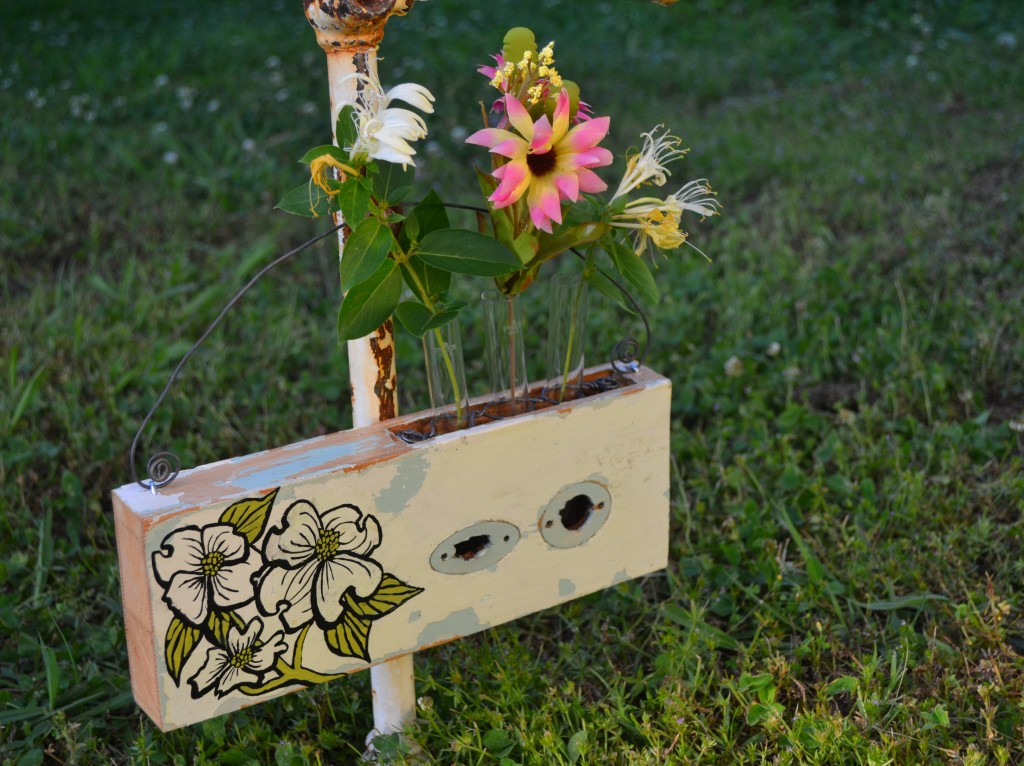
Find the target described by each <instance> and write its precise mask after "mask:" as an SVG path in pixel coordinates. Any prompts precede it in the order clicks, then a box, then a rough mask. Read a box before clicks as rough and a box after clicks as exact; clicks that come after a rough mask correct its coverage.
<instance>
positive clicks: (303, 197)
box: [277, 182, 331, 218]
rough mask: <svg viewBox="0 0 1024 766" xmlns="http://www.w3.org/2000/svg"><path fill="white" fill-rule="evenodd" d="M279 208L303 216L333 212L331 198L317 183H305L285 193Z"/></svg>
mask: <svg viewBox="0 0 1024 766" xmlns="http://www.w3.org/2000/svg"><path fill="white" fill-rule="evenodd" d="M277 209H278V210H283V211H284V212H286V213H291V214H292V215H301V216H302V217H303V218H319V217H320V216H324V215H330V214H331V198H330V197H329V196H327V194H326V193H324V190H323V189H321V188H320V187H319V186H317V185H316V184H315V183H312V182H310V183H305V184H303V185H302V186H296V187H295V188H294V189H292V190H291V191H290V192H288V193H287V194H285V195H284V197H282V198H281V201H280V202H278V203H277Z"/></svg>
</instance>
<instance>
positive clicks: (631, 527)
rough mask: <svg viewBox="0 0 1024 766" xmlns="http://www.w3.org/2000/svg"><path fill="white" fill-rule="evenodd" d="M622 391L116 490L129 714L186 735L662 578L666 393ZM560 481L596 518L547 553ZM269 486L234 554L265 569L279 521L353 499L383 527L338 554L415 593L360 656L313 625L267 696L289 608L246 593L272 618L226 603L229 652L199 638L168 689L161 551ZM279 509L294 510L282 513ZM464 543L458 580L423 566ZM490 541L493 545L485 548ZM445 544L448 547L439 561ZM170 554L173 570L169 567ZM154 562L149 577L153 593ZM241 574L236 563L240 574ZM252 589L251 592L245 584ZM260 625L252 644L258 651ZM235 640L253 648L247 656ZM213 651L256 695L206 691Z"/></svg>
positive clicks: (638, 383) (368, 433) (217, 522)
mask: <svg viewBox="0 0 1024 766" xmlns="http://www.w3.org/2000/svg"><path fill="white" fill-rule="evenodd" d="M631 379H632V381H633V384H632V385H629V386H626V387H622V388H619V389H616V390H613V391H609V392H605V393H601V394H597V395H594V396H591V397H588V398H586V399H580V400H576V401H573V402H568V403H565V404H562V405H558V406H554V407H551V408H549V409H545V410H541V411H538V412H534V413H530V414H527V415H520V416H517V417H514V418H510V419H508V420H504V421H498V422H494V423H488V424H485V425H481V426H477V427H475V428H472V429H469V430H465V431H458V432H454V433H450V434H445V435H442V436H438V437H435V438H433V439H430V440H428V441H425V442H422V443H419V444H415V445H409V444H406V443H404V442H403V441H401V440H399V439H398V438H397V437H395V436H394V435H393V434H392V433H391V431H390V430H389V429H400V428H401V427H402V424H403V423H409V422H411V421H413V420H415V419H416V418H417V417H420V416H422V413H421V414H418V415H411V416H406V417H402V418H396V419H394V420H391V421H387V422H385V423H379V424H375V425H372V426H368V427H366V428H361V429H355V430H351V431H344V432H340V433H336V434H332V435H329V436H323V437H319V438H315V439H310V440H308V441H305V442H300V443H298V444H293V445H289V446H287V447H281V448H279V449H274V450H270V451H267V452H261V453H257V454H254V455H248V456H245V457H239V458H233V459H230V460H224V461H221V462H218V463H213V464H210V465H206V466H202V467H199V468H196V469H193V470H190V471H183V472H182V474H181V475H180V476H179V477H178V479H177V480H176V481H175V482H174V483H173V484H171V485H170V486H168V487H166V488H165V489H163V490H160V491H158V492H157V493H156V494H152V493H150V492H146V491H144V490H142V489H141V488H139V487H138V486H137V485H134V484H132V485H126V486H124V487H122V488H120V489H118V490H116V491H115V492H114V495H113V499H114V509H115V516H116V529H117V541H118V551H119V556H120V562H121V581H122V588H123V597H124V607H125V623H126V634H127V637H128V650H129V658H130V666H131V674H132V687H133V690H134V693H135V696H136V699H137V701H138V702H139V705H140V706H141V707H142V708H143V709H144V710H145V711H146V712H147V713H148V714H149V715H150V716H151V717H152V718H153V719H154V720H155V721H156V722H157V724H158V725H159V726H160V727H161V728H162V729H165V730H166V729H171V728H175V727H178V726H183V725H186V724H190V723H194V722H197V721H201V720H204V719H206V718H210V717H213V716H217V715H220V714H222V713H227V712H229V711H232V710H237V709H239V708H241V707H244V706H247V705H251V704H254V703H256V702H259V701H262V700H265V699H269V698H271V697H274V696H277V695H279V694H284V693H287V692H291V691H295V690H297V689H299V688H302V686H303V685H309V683H312V680H310V679H314V680H320V679H323V678H324V677H325V676H328V675H333V674H341V673H350V672H354V671H358V670H362V669H364V668H366V667H368V666H369V665H370V664H377V663H381V662H384V661H386V660H389V659H392V658H395V657H399V656H402V655H406V654H408V653H410V652H414V651H417V650H420V649H424V648H427V647H430V646H433V645H436V644H439V643H443V642H446V641H450V640H452V639H455V638H459V637H461V636H466V635H470V634H472V633H475V632H477V631H480V630H484V629H486V628H489V627H493V626H495V625H499V624H501V623H503V622H506V621H508V620H512V619H515V618H517V617H520V616H522V615H525V614H529V613H531V612H535V611H538V610H541V609H545V608H547V607H550V606H553V605H555V604H559V603H562V602H564V601H568V600H570V599H573V598H577V597H579V596H583V595H586V594H588V593H591V592H593V591H596V590H599V589H602V588H605V587H608V586H611V585H615V584H617V583H620V582H623V581H625V580H628V579H631V578H634V577H638V576H640V575H644V574H648V573H650V572H653V571H656V570H658V569H661V568H663V567H664V566H665V565H666V562H667V556H668V516H669V514H668V495H669V471H668V469H669V453H668V449H669V398H670V383H669V381H668V380H667V379H665V378H663V377H661V376H659V375H657V374H656V373H654V372H652V371H650V370H646V369H645V370H641V371H640V372H639V373H636V374H633V375H631ZM587 483H590V484H587ZM573 485H581V486H583V487H587V486H592V487H598V488H600V487H603V488H605V489H606V491H607V496H606V497H605V496H602V497H601V498H598V497H597V495H598V494H599V492H597V491H596V490H595V497H594V498H592V500H594V503H595V505H594V508H593V509H592V510H588V509H587V508H585V507H583V506H581V507H582V508H583V510H582V512H579V508H577V509H576V511H574V512H571V513H569V515H568V516H567V517H564V518H566V519H567V525H568V526H567V527H566V528H564V529H562V530H561V534H559V535H556V536H555V537H553V538H552V537H551V535H550V534H548V537H549V538H550V539H552V540H553V541H554V542H555V543H556V544H552V543H550V542H548V541H547V540H546V539H545V534H542V532H543V531H545V530H542V526H544V525H546V524H548V523H549V522H550V524H551V526H548V527H547V528H546V529H547V531H548V532H549V533H550V532H551V531H552V530H555V531H557V529H556V525H557V524H559V523H562V521H563V517H561V516H559V515H558V513H555V514H554V515H552V510H551V506H552V503H553V502H556V503H567V505H566V506H564V507H568V501H571V500H572V499H573V498H572V497H570V498H568V500H566V497H567V496H568V495H573V497H578V496H577V495H574V494H573V493H575V492H577V490H576V489H573ZM275 490H276V491H277V494H276V495H274V496H273V504H272V505H271V506H270V510H269V518H268V521H267V524H266V527H265V529H263V530H262V531H261V532H260V535H259V537H258V538H256V539H255V540H254V541H253V544H252V546H251V550H249V549H247V550H248V554H249V555H250V556H252V557H256V558H259V556H260V555H265V556H268V557H269V556H270V555H271V553H273V551H275V550H277V549H276V548H274V546H273V545H272V544H269V543H268V540H269V539H270V538H271V536H272V535H275V534H280V533H281V530H284V529H286V527H288V526H289V525H291V527H292V528H295V529H297V528H298V527H297V526H296V523H297V522H296V521H295V520H296V519H297V518H298V513H299V511H301V510H302V509H304V508H307V506H308V507H315V509H316V512H317V513H319V514H321V515H324V514H326V513H327V512H328V510H329V509H334V508H337V507H338V506H341V505H343V504H350V505H351V506H354V507H356V508H358V515H359V524H361V525H362V527H361V528H362V529H363V530H371V531H372V529H373V526H374V525H373V521H372V520H371V517H372V519H373V520H376V523H377V524H378V525H379V530H380V535H379V541H378V542H379V544H377V545H372V541H370V542H366V540H367V539H369V538H366V539H364V540H363V542H365V544H364V545H363V547H362V549H361V550H360V551H356V552H354V553H353V554H352V555H353V556H355V557H356V558H360V557H361V558H362V559H363V560H366V559H372V560H373V561H375V562H377V564H379V566H380V568H381V570H382V571H383V572H384V573H387V574H390V575H392V576H393V577H394V578H396V579H397V580H398V581H400V582H401V583H404V584H407V585H408V586H412V587H413V588H418V589H422V591H421V592H417V593H415V595H412V596H409V597H408V598H407V600H405V601H403V602H402V603H401V604H400V605H399V606H397V607H396V608H394V609H393V611H390V612H388V613H386V614H384V616H381V617H379V619H376V620H374V621H373V622H372V624H371V629H370V633H369V642H368V646H367V653H368V656H369V662H367V661H365V660H363V659H358V658H355V657H340V656H338V654H336V653H334V652H332V651H331V650H330V648H329V647H328V645H327V642H326V640H325V634H324V632H323V631H322V630H321V627H320V626H317V625H314V626H313V628H312V629H310V630H309V631H308V635H306V638H305V642H304V647H303V653H302V662H301V666H302V667H303V668H305V669H306V671H308V672H307V673H306V678H305V679H299V681H300V682H298V683H281V685H279V686H276V687H274V683H275V678H277V675H276V673H277V671H275V670H274V669H269V670H268V669H267V667H269V665H268V663H267V658H268V657H270V655H271V654H272V653H273V655H274V657H279V658H281V659H286V658H288V657H289V653H290V652H293V651H294V648H295V647H294V645H295V641H296V639H297V636H298V633H299V631H298V630H294V629H293V630H289V629H288V628H289V627H291V628H296V625H297V623H298V622H300V620H298V619H297V618H295V617H289V615H290V614H296V613H297V612H298V610H296V611H295V612H287V609H288V606H287V603H289V602H287V599H286V596H287V595H288V594H286V593H284V591H283V590H281V589H280V588H278V589H277V590H275V589H274V586H275V582H276V580H275V579H274V578H273V577H268V578H266V579H265V580H263V581H262V582H263V585H261V586H260V587H261V588H263V590H262V591H261V599H262V601H267V602H270V603H273V604H275V607H274V609H275V610H276V609H277V605H283V608H282V609H281V611H279V612H276V611H275V613H272V614H268V613H267V612H266V611H264V612H262V613H261V612H260V611H259V610H258V608H257V606H258V603H260V602H261V601H260V599H257V600H256V601H252V602H247V603H244V604H242V605H241V606H238V607H237V608H236V609H234V611H235V612H236V613H237V615H238V617H239V624H238V627H235V628H232V629H230V630H229V631H228V634H227V635H228V640H227V641H226V642H225V645H228V644H230V645H231V647H229V648H228V649H227V650H221V649H217V648H215V647H214V646H213V644H211V643H210V641H208V640H207V639H206V638H199V639H198V641H197V642H196V645H195V648H194V649H193V651H192V652H191V653H190V654H189V656H188V658H187V660H186V661H185V662H184V665H183V667H182V668H181V669H180V685H179V684H178V683H175V680H174V678H172V676H171V674H170V673H169V669H168V666H167V662H166V659H165V640H166V638H167V635H168V629H169V627H170V626H171V625H172V620H175V619H178V620H179V622H180V614H179V613H178V612H172V610H171V609H170V608H169V606H168V603H167V602H165V600H164V599H165V597H167V595H168V593H169V592H170V591H169V590H168V587H167V583H168V578H169V576H170V575H169V573H170V572H171V570H173V569H174V568H175V566H179V564H180V560H181V556H183V555H184V553H183V552H182V551H183V548H182V546H179V548H182V549H181V550H177V551H175V552H174V555H173V556H171V555H168V550H167V548H166V544H167V541H168V539H170V540H172V541H177V540H183V539H184V538H185V537H186V536H188V535H192V536H193V537H194V538H196V539H198V537H199V534H200V533H199V532H198V531H194V530H201V531H203V534H204V535H207V536H208V537H210V538H211V539H212V537H213V536H214V533H218V534H219V533H221V532H224V531H225V530H224V528H223V522H222V515H223V514H225V511H226V509H229V508H231V507H233V504H237V503H238V502H239V501H241V500H244V499H247V498H261V497H264V498H265V497H269V496H270V493H273V492H274V491H275ZM598 502H600V503H601V505H602V506H603V507H602V508H601V509H598V508H597V503H598ZM295 504H298V505H295ZM577 505H579V503H578V502H577ZM584 506H585V504H584ZM234 507H238V506H234ZM292 508H296V509H298V510H296V511H291V510H290V509H292ZM556 510H557V509H556ZM571 510H572V509H570V511H571ZM286 511H288V512H289V513H291V514H292V515H289V516H287V517H286ZM344 513H347V514H349V515H351V516H352V517H353V518H354V517H355V514H356V512H355V511H353V510H347V511H344ZM310 518H312V517H310ZM489 522H500V524H489ZM503 524H504V525H511V526H513V527H514V528H515V529H516V530H518V532H519V535H520V536H519V539H518V540H517V541H514V542H513V543H512V545H511V548H510V549H508V550H505V549H504V548H508V545H507V541H504V540H499V539H498V536H499V535H501V536H502V537H504V535H502V534H501V533H502V530H503V529H506V527H504V526H502V525H503ZM595 524H596V528H594V527H593V525H595ZM588 525H590V526H588ZM570 526H577V527H578V531H579V533H580V534H579V539H580V540H581V542H580V543H579V544H578V545H573V544H572V533H573V530H572V529H569V528H568V527H570ZM239 529H241V527H239ZM346 529H348V530H349V531H351V530H355V529H357V526H351V527H347V528H346ZM190 530H193V531H190ZM488 530H493V532H489V531H488ZM231 531H232V530H231V529H228V530H227V532H229V533H230V532H231ZM250 531H251V530H250ZM460 531H465V532H466V540H464V541H463V543H466V545H463V547H462V548H460V549H459V550H460V555H461V556H467V557H469V558H468V559H467V560H469V563H473V562H474V561H475V562H476V563H479V561H476V558H477V557H480V560H487V559H486V557H487V556H488V555H489V554H490V553H495V556H494V560H493V563H489V564H488V565H487V566H484V567H482V568H479V567H477V568H474V569H473V571H466V572H462V573H448V572H445V571H438V569H437V568H435V567H434V566H432V565H431V557H432V556H435V557H436V556H440V555H444V552H445V551H449V558H450V553H451V552H453V551H455V550H456V548H455V546H456V545H457V544H458V533H459V532H460ZM175 534H176V535H177V536H176V537H171V536H172V535H175ZM366 534H369V533H366ZM491 534H493V535H494V539H488V540H486V541H481V539H480V538H485V537H488V535H491ZM370 537H373V535H372V534H371V535H370ZM509 537H510V539H511V538H513V537H514V535H509ZM364 538H365V535H364ZM204 539H205V538H204ZM276 539H278V540H284V535H282V536H281V537H280V538H276ZM361 539H362V538H361ZM374 539H376V538H374ZM321 542H322V541H321ZM204 544H205V543H204ZM162 545H163V546H165V547H161V546H162ZM353 545H356V543H353ZM444 545H448V546H452V547H451V548H450V550H449V549H447V548H445V549H444V550H443V551H440V552H439V546H441V547H442V548H443V546H444ZM503 546H504V548H503ZM335 547H337V546H335ZM343 547H344V546H343ZM224 550H227V549H224ZM317 550H320V548H318V549H317ZM332 550H333V549H332ZM497 553H500V555H497ZM229 555H230V554H229ZM174 556H177V557H178V558H177V559H174ZM172 559H174V561H178V562H179V563H178V564H174V566H172V563H173V562H172ZM470 559H472V560H470ZM154 562H157V563H159V566H160V568H161V570H162V576H163V581H164V584H163V585H161V583H160V582H159V581H158V579H157V576H156V575H157V574H159V572H155V571H154ZM161 562H162V563H161ZM168 562H171V563H168ZM314 563H316V562H314ZM193 564H194V562H193ZM181 566H185V565H181ZM179 568H180V567H179ZM185 568H187V567H185ZM243 568H244V567H243V565H242V564H239V565H238V567H237V570H238V571H241V570H242V569H243ZM442 569H443V567H442ZM211 571H212V570H211ZM223 571H226V570H222V573H223ZM252 571H255V570H252V569H249V570H245V572H246V573H251V572H252ZM277 574H280V573H277ZM218 576H219V575H218ZM206 582H208V583H212V582H213V580H211V579H209V578H208V579H207V581H206ZM238 582H239V581H237V580H236V581H235V582H234V583H233V585H234V587H236V588H237V587H238ZM201 584H202V583H200V585H201ZM249 584H250V586H251V587H252V588H253V589H254V593H253V594H249V596H250V597H251V596H253V595H255V590H256V589H257V586H256V585H254V584H252V583H251V582H250V583H249ZM211 592H212V591H211ZM349 593H350V595H354V594H355V591H349ZM268 594H269V595H268ZM292 595H293V596H294V593H293V594H292ZM335 595H337V594H335ZM243 597H244V596H242V595H238V594H234V595H233V596H232V598H233V599H234V600H238V599H241V598H243ZM297 600H298V599H297ZM181 603H184V602H182V600H181V598H180V594H179V598H178V604H179V605H180V604H181ZM346 603H350V602H346ZM193 606H194V604H193ZM191 608H192V607H189V609H191ZM321 617H323V615H319V616H318V617H317V619H320V618H321ZM328 617H329V615H328ZM192 619H193V620H195V619H198V618H197V617H196V616H195V615H193V617H192ZM288 619H291V621H292V624H291V625H289V624H288V623H287V620H288ZM254 621H258V622H254ZM254 625H255V626H256V627H254ZM242 626H244V627H245V631H243V627H242ZM257 628H260V629H261V630H260V631H259V641H256V642H255V643H254V642H253V639H254V638H255V636H256V633H257ZM246 641H248V642H249V643H248V649H249V651H250V653H249V654H248V655H244V656H243V654H244V652H243V649H244V647H243V646H242V645H243V644H245V642H246ZM225 651H227V653H228V654H230V653H231V652H235V654H234V655H233V661H235V663H236V664H237V665H238V666H239V667H240V669H241V670H242V671H244V672H246V673H248V674H249V675H251V676H254V677H255V676H259V678H258V681H259V683H255V682H252V683H250V684H249V686H248V687H246V686H239V687H235V688H230V685H231V680H230V679H231V678H233V677H232V676H230V673H228V672H227V671H226V670H225V671H224V672H222V673H221V674H220V675H219V676H217V679H218V680H217V682H216V684H213V682H212V681H211V680H210V679H211V678H213V677H214V675H215V674H214V672H213V671H214V670H216V669H217V668H222V669H223V668H228V665H227V664H225V663H226V661H227V655H226V654H225ZM253 651H256V652H257V653H259V652H262V653H263V659H262V660H259V661H257V660H256V659H251V655H252V652H253ZM247 658H250V659H247ZM247 661H248V662H249V663H250V664H248V665H246V664H245V663H246V662H247ZM218 663H220V665H218ZM264 666H267V667H264ZM274 667H277V666H274ZM229 669H230V668H229ZM190 679H194V680H195V683H196V685H197V689H198V687H202V686H204V684H205V689H206V691H205V692H203V693H200V694H199V695H198V697H197V698H195V699H194V698H193V691H192V685H191V684H190V683H189V680H190ZM278 680H280V679H279V678H278ZM268 686H269V687H274V688H270V689H269V690H268V691H267V692H266V693H262V694H258V695H255V696H247V694H245V693H243V692H244V690H246V689H247V690H248V691H249V692H252V691H253V690H254V689H259V688H263V687H268ZM200 691H201V690H200ZM221 691H223V692H224V693H223V694H221V693H220V692H221Z"/></svg>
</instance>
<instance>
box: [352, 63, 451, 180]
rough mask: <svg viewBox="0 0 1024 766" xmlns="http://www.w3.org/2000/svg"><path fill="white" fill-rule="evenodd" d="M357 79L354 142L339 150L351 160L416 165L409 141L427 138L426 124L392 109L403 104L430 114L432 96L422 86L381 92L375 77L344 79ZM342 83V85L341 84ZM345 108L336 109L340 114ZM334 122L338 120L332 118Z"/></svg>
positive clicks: (405, 111)
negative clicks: (363, 158) (358, 85)
mask: <svg viewBox="0 0 1024 766" xmlns="http://www.w3.org/2000/svg"><path fill="white" fill-rule="evenodd" d="M345 79H346V80H348V79H356V80H358V81H360V82H361V83H362V84H363V89H362V90H361V91H360V93H359V98H358V100H357V101H356V102H355V103H354V104H352V106H353V107H354V108H355V114H354V115H353V120H354V122H355V126H356V132H357V138H356V141H355V144H353V145H352V146H346V147H342V148H344V149H345V150H346V151H347V152H348V153H349V156H350V157H352V158H353V159H356V158H360V157H367V158H370V159H375V160H384V161H386V162H393V163H395V164H398V165H402V166H403V167H404V166H407V165H413V166H415V165H416V163H415V162H414V161H413V159H412V158H413V155H415V154H416V150H415V149H413V148H412V146H411V144H410V143H409V142H410V141H417V140H419V139H421V138H425V137H426V135H427V124H426V123H425V122H424V121H423V118H422V117H420V116H419V115H418V114H416V113H415V112H412V111H410V110H408V109H401V108H397V107H392V106H391V103H392V102H393V101H402V102H404V103H406V104H409V105H410V106H414V107H416V108H417V109H419V110H420V111H421V112H425V113H426V114H432V113H433V111H434V107H433V101H434V96H433V94H431V92H430V91H429V90H427V89H426V88H424V87H423V86H422V85H417V84H416V83H412V82H406V83H402V84H401V85H396V86H395V87H393V88H391V89H390V90H388V91H387V92H385V91H384V89H383V87H382V86H381V84H380V81H379V80H377V78H376V77H370V76H367V75H364V74H351V75H349V76H348V77H346V78H345ZM343 82H344V81H343ZM343 106H345V104H341V105H339V109H338V110H339V111H340V110H341V107H343ZM335 119H337V116H336V115H335Z"/></svg>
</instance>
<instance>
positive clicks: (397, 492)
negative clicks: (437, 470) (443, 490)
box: [373, 452, 428, 513]
mask: <svg viewBox="0 0 1024 766" xmlns="http://www.w3.org/2000/svg"><path fill="white" fill-rule="evenodd" d="M396 465H397V467H398V470H397V471H396V472H395V476H394V478H392V479H391V483H390V484H388V486H386V487H385V488H384V489H382V490H381V491H380V492H379V493H378V495H377V496H376V497H375V498H374V499H373V503H374V507H375V508H376V510H377V513H401V512H402V511H404V510H405V507H406V506H407V505H408V504H409V501H410V500H412V499H413V497H415V496H416V495H417V493H419V491H420V489H422V488H423V482H425V481H426V480H427V465H428V461H427V456H426V454H425V453H420V452H411V453H409V454H407V455H405V456H404V457H403V458H402V459H401V460H399V461H398V462H397V464H396Z"/></svg>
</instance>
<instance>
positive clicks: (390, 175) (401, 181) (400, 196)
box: [371, 162, 416, 207]
mask: <svg viewBox="0 0 1024 766" xmlns="http://www.w3.org/2000/svg"><path fill="white" fill-rule="evenodd" d="M378 170H379V172H378V173H377V174H376V175H374V176H371V180H372V182H373V196H374V198H375V199H376V200H377V201H378V202H379V203H380V204H381V206H382V207H392V206H393V205H396V204H398V203H399V202H402V201H403V200H404V199H405V198H406V197H408V196H409V192H411V191H412V184H413V180H414V178H415V175H416V174H415V171H414V170H413V169H412V168H411V167H409V168H403V167H402V166H401V165H396V164H395V163H393V162H381V163H380V164H379V166H378Z"/></svg>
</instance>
